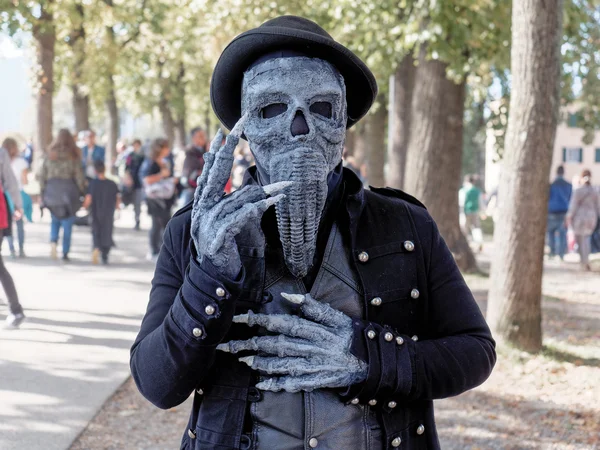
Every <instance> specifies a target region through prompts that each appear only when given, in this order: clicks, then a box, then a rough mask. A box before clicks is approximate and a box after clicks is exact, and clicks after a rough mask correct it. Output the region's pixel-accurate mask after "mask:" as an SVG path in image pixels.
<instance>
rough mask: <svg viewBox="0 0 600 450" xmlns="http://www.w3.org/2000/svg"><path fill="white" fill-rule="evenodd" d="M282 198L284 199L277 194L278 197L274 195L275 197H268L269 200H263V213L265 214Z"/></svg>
mask: <svg viewBox="0 0 600 450" xmlns="http://www.w3.org/2000/svg"><path fill="white" fill-rule="evenodd" d="M284 198H285V194H279V195H276V196H275V197H269V198H267V199H265V200H263V202H264V206H265V207H264V210H263V212H265V211H266V210H267V209H269V208H270V207H271V206H273V205H274V204H276V203H278V202H279V201H280V200H282V199H284ZM261 209H262V208H261Z"/></svg>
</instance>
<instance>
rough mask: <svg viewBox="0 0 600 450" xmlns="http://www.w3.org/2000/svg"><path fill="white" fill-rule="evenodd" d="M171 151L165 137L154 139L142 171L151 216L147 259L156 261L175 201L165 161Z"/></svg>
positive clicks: (169, 172) (173, 188)
mask: <svg viewBox="0 0 600 450" xmlns="http://www.w3.org/2000/svg"><path fill="white" fill-rule="evenodd" d="M170 153H171V150H170V148H169V142H168V141H167V140H166V139H162V138H159V139H155V140H154V141H153V142H152V145H151V147H150V160H149V161H147V164H148V166H147V167H146V168H145V171H143V180H144V190H145V194H146V204H147V205H148V214H149V215H150V217H151V218H152V227H151V228H150V254H149V255H148V259H149V260H151V261H156V259H157V258H158V253H159V251H160V247H161V245H162V236H163V233H164V231H165V228H166V227H167V223H168V222H169V220H170V219H171V208H172V207H173V203H174V201H175V198H176V197H175V194H176V192H175V180H174V179H173V178H172V177H173V173H172V170H171V167H169V165H168V164H167V162H166V159H167V157H168V156H169V154H170Z"/></svg>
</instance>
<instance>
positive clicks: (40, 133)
mask: <svg viewBox="0 0 600 450" xmlns="http://www.w3.org/2000/svg"><path fill="white" fill-rule="evenodd" d="M39 7H40V10H39V15H38V19H37V20H36V21H35V24H34V26H33V36H34V38H35V40H36V46H37V63H38V76H37V80H38V93H37V124H36V125H37V139H36V148H37V149H38V151H46V149H47V148H48V146H49V145H50V142H51V141H52V118H53V115H52V113H53V111H52V96H53V95H54V46H55V44H56V28H55V25H54V19H53V8H54V2H53V0H47V1H46V2H43V3H40V4H39Z"/></svg>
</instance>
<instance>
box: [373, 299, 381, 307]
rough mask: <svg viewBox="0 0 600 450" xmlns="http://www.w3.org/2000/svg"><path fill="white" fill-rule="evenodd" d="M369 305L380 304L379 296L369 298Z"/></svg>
mask: <svg viewBox="0 0 600 450" xmlns="http://www.w3.org/2000/svg"><path fill="white" fill-rule="evenodd" d="M371 305H373V306H379V305H381V298H379V297H375V298H374V299H373V300H371Z"/></svg>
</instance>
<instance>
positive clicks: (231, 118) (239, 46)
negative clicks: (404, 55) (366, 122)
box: [210, 27, 377, 130]
mask: <svg viewBox="0 0 600 450" xmlns="http://www.w3.org/2000/svg"><path fill="white" fill-rule="evenodd" d="M278 49H289V50H296V51H299V52H302V53H304V54H306V55H308V56H311V57H314V58H320V59H323V60H325V61H328V62H330V63H331V64H333V65H334V66H335V67H336V68H337V69H338V70H339V71H340V73H341V74H342V76H343V77H344V82H345V83H346V101H347V104H348V122H347V124H346V128H350V127H351V126H352V125H354V124H355V123H356V122H358V120H360V119H361V118H362V117H363V116H364V115H365V114H366V113H367V112H368V111H369V108H370V107H371V105H372V104H373V102H374V101H375V97H376V96H377V82H376V81H375V77H374V76H373V73H372V72H371V71H370V70H369V68H368V67H367V66H366V65H365V63H363V62H362V61H361V60H360V58H358V56H356V55H355V54H354V53H352V52H351V51H350V50H348V49H347V48H346V47H344V46H343V45H341V44H339V43H337V42H335V41H334V40H332V39H328V38H326V37H323V36H320V35H318V34H315V33H311V32H310V31H304V30H297V29H293V30H292V29H289V28H284V27H268V28H257V29H254V30H250V31H247V32H245V33H242V34H241V35H239V36H238V37H237V38H235V39H234V40H233V41H232V42H231V43H230V44H229V45H228V46H227V47H226V48H225V50H223V53H222V54H221V56H220V58H219V60H218V61H217V65H216V66H215V70H214V71H213V76H212V81H211V86H210V100H211V103H212V107H213V110H214V111H215V114H216V115H217V117H218V118H219V120H220V121H221V122H222V123H223V125H225V126H226V127H227V128H228V129H230V130H231V129H232V128H233V126H234V125H235V124H236V122H237V121H238V120H239V119H240V117H241V105H242V80H243V77H244V71H245V70H246V69H247V68H248V67H249V66H250V65H251V64H252V63H253V62H254V61H256V60H257V59H258V58H259V57H261V56H262V55H264V54H266V53H269V52H272V51H275V50H278Z"/></svg>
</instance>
